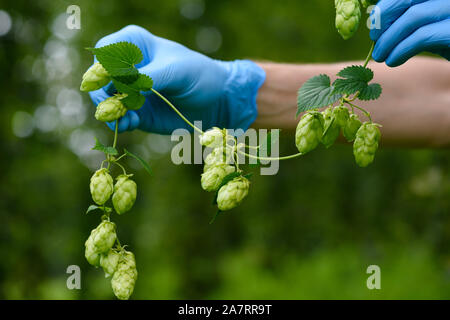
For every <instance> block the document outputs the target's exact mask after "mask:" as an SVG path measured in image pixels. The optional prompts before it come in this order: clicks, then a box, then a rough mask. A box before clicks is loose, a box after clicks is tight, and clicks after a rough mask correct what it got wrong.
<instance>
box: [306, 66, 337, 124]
mask: <svg viewBox="0 0 450 320" xmlns="http://www.w3.org/2000/svg"><path fill="white" fill-rule="evenodd" d="M332 92H333V87H332V86H331V81H330V77H328V76H327V75H325V74H321V75H319V76H316V77H313V78H311V79H309V80H308V81H306V82H305V83H304V84H303V86H302V87H301V88H300V89H299V90H298V96H297V106H298V109H297V116H298V115H299V114H300V113H302V112H305V111H308V110H311V109H316V108H321V107H325V106H328V105H330V104H333V103H335V102H336V101H338V100H339V99H340V98H342V95H341V94H333V93H332Z"/></svg>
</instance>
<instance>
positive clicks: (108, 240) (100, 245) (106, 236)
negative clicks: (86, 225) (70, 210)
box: [88, 220, 117, 253]
mask: <svg viewBox="0 0 450 320" xmlns="http://www.w3.org/2000/svg"><path fill="white" fill-rule="evenodd" d="M89 238H91V239H90V240H89V239H88V241H91V242H90V245H92V246H94V248H93V250H94V252H97V253H105V252H108V250H109V249H111V248H112V247H113V245H114V243H115V242H116V239H117V235H116V225H115V224H114V223H113V222H110V221H106V220H105V221H102V222H101V223H100V224H99V225H98V227H97V228H95V229H94V230H92V232H91V235H90V236H89Z"/></svg>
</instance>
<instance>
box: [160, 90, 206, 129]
mask: <svg viewBox="0 0 450 320" xmlns="http://www.w3.org/2000/svg"><path fill="white" fill-rule="evenodd" d="M152 92H153V93H155V94H156V95H157V96H158V97H160V98H161V99H162V100H163V101H164V102H165V103H167V104H168V105H169V107H171V108H172V109H173V111H175V112H176V113H177V114H178V115H179V116H180V118H181V119H183V120H184V122H186V123H187V124H188V125H190V126H191V127H192V128H193V129H194V130H195V131H197V132H198V133H200V134H203V131H202V130H201V129H200V128H197V127H196V126H195V125H194V124H192V122H190V121H189V120H188V119H186V117H185V116H184V115H183V114H182V113H181V112H180V111H179V110H178V109H177V108H176V107H175V106H174V105H173V104H172V103H171V102H170V101H169V100H167V99H166V97H164V96H163V95H162V94H161V93H159V92H158V91H156V90H155V89H153V88H152Z"/></svg>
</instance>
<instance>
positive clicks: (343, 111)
mask: <svg viewBox="0 0 450 320" xmlns="http://www.w3.org/2000/svg"><path fill="white" fill-rule="evenodd" d="M333 117H334V122H335V123H336V124H337V125H338V126H339V127H341V128H344V127H345V125H346V124H347V121H348V118H349V117H350V116H349V113H348V109H347V108H346V107H343V106H339V107H336V108H334V109H333Z"/></svg>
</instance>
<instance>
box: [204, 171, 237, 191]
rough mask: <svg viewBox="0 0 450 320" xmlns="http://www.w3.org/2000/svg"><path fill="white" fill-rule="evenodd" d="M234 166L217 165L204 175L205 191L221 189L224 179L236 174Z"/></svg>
mask: <svg viewBox="0 0 450 320" xmlns="http://www.w3.org/2000/svg"><path fill="white" fill-rule="evenodd" d="M234 170H235V168H234V166H230V165H228V164H217V165H215V166H213V167H212V168H210V169H209V170H208V171H206V172H205V173H203V174H202V188H203V190H206V191H209V192H212V191H216V190H217V189H219V186H220V184H221V183H222V180H223V178H225V177H226V176H227V175H229V174H230V173H232V172H234Z"/></svg>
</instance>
